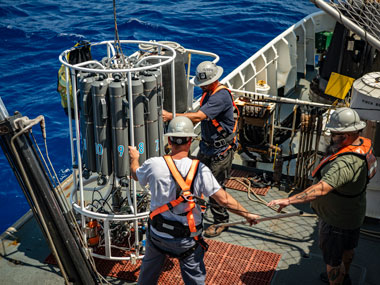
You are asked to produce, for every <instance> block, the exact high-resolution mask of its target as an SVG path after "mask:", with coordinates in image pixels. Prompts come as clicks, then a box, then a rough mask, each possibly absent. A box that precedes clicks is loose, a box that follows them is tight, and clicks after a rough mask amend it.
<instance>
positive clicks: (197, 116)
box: [162, 110, 207, 124]
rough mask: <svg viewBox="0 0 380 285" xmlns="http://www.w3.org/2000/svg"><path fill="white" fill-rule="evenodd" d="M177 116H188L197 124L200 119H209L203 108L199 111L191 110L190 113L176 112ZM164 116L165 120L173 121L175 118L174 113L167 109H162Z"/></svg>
mask: <svg viewBox="0 0 380 285" xmlns="http://www.w3.org/2000/svg"><path fill="white" fill-rule="evenodd" d="M176 116H185V117H188V118H189V119H190V120H191V121H192V122H193V124H196V123H198V122H200V121H203V120H205V119H207V116H206V114H205V113H203V112H202V111H201V110H199V111H197V112H189V113H176ZM162 118H163V120H164V122H167V121H171V120H172V119H173V113H170V112H168V111H166V110H162Z"/></svg>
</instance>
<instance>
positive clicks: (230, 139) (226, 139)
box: [200, 84, 240, 152]
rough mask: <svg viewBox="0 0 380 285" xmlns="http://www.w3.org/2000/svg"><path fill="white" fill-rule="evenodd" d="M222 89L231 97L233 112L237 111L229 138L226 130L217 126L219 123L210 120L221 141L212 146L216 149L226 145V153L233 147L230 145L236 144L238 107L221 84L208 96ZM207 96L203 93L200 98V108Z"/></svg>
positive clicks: (218, 140)
mask: <svg viewBox="0 0 380 285" xmlns="http://www.w3.org/2000/svg"><path fill="white" fill-rule="evenodd" d="M222 89H225V90H227V91H228V93H229V94H230V95H231V100H232V105H233V106H234V108H235V110H236V111H237V118H236V120H235V125H234V128H233V130H232V134H230V135H229V136H227V132H226V130H224V129H223V127H222V126H221V125H220V124H219V122H218V121H217V120H216V119H213V120H211V123H212V125H213V126H214V127H215V128H216V130H217V131H218V133H219V134H220V136H221V139H217V140H215V141H214V142H213V144H212V145H213V146H214V147H216V148H219V147H223V146H225V145H228V148H227V149H226V150H225V151H224V152H226V151H227V150H229V149H230V148H232V147H233V146H232V145H234V144H235V142H236V129H237V125H238V120H239V116H240V113H239V109H238V107H237V106H236V104H235V101H234V97H233V96H232V94H231V91H230V90H229V89H228V88H227V87H226V86H224V85H222V84H220V85H218V86H217V87H216V88H215V89H214V90H212V92H211V94H210V95H209V96H212V95H214V94H215V93H216V92H218V91H220V90H222ZM208 94H209V92H208V91H205V92H203V94H202V98H201V101H200V106H202V104H203V100H204V99H205V98H206V96H207V95H208ZM204 142H205V141H204ZM205 143H206V144H208V145H210V143H207V142H205Z"/></svg>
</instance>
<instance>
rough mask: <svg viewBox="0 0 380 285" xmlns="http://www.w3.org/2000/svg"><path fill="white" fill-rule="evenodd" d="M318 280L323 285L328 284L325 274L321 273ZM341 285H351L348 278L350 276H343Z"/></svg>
mask: <svg viewBox="0 0 380 285" xmlns="http://www.w3.org/2000/svg"><path fill="white" fill-rule="evenodd" d="M319 278H320V279H321V281H322V282H324V283H327V284H328V283H330V282H329V278H328V277H327V272H322V273H321V274H320V275H319ZM342 284H343V285H351V284H352V282H351V278H350V275H349V274H345V275H344V279H343V283H342Z"/></svg>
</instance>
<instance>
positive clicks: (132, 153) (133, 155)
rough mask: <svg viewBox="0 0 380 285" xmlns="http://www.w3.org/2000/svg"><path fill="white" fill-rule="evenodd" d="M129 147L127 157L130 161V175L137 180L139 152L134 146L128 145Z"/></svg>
mask: <svg viewBox="0 0 380 285" xmlns="http://www.w3.org/2000/svg"><path fill="white" fill-rule="evenodd" d="M128 148H129V157H130V163H131V175H132V178H133V179H134V180H136V181H138V179H137V176H136V170H137V168H139V167H140V164H139V157H140V153H139V151H138V150H137V149H136V147H134V146H128Z"/></svg>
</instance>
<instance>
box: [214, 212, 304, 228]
mask: <svg viewBox="0 0 380 285" xmlns="http://www.w3.org/2000/svg"><path fill="white" fill-rule="evenodd" d="M302 214H303V212H302V211H299V212H294V213H288V214H279V215H274V216H271V217H264V218H259V219H257V220H256V221H257V222H258V223H260V222H265V221H271V220H278V219H283V218H289V217H296V216H301V215H302ZM247 223H248V222H247V220H241V221H237V222H231V223H221V224H217V225H215V226H216V227H221V226H227V227H231V226H237V225H245V224H247Z"/></svg>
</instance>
